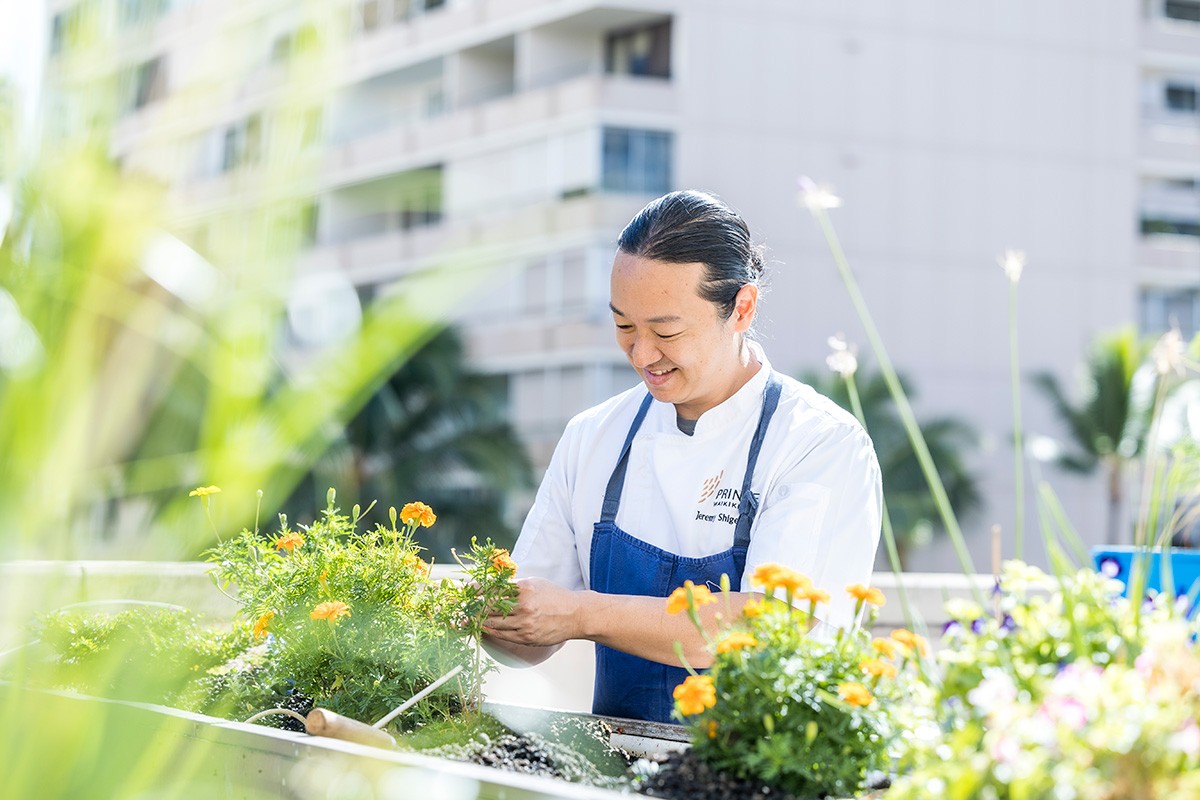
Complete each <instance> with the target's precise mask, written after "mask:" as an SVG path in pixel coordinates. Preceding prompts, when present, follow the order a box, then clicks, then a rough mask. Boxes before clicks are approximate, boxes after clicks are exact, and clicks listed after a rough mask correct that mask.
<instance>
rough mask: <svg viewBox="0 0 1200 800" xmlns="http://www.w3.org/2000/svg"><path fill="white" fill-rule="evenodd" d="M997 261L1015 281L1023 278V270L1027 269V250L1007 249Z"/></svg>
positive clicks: (1009, 277) (1011, 279) (1010, 278)
mask: <svg viewBox="0 0 1200 800" xmlns="http://www.w3.org/2000/svg"><path fill="white" fill-rule="evenodd" d="M996 261H997V262H998V263H999V264H1000V266H1001V267H1003V268H1004V274H1005V275H1007V276H1008V279H1009V280H1010V281H1012V282H1013V283H1016V282H1017V281H1019V280H1021V270H1023V269H1025V252H1024V251H1023V250H1011V249H1010V250H1005V251H1004V253H1003V255H1001V256H999V257H998V258H997V259H996Z"/></svg>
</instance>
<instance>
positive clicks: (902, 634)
mask: <svg viewBox="0 0 1200 800" xmlns="http://www.w3.org/2000/svg"><path fill="white" fill-rule="evenodd" d="M892 638H893V639H895V640H896V641H897V642H899V643H900V644H902V645H904V646H905V647H907V648H909V649H911V650H916V651H917V652H919V653H920V654H921V655H923V656H927V655H929V642H927V641H925V637H924V636H919V635H917V634H915V633H913V632H912V631H910V630H905V629H904V628H897V629H896V630H894V631H892Z"/></svg>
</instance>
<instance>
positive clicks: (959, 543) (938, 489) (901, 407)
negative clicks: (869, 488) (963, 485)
mask: <svg viewBox="0 0 1200 800" xmlns="http://www.w3.org/2000/svg"><path fill="white" fill-rule="evenodd" d="M812 214H813V216H814V217H815V218H816V220H817V224H818V225H820V226H821V232H822V233H823V234H824V236H825V241H826V243H827V244H828V246H829V251H830V253H831V254H832V255H833V261H834V263H835V264H836V265H837V268H838V273H839V274H840V275H841V277H842V283H843V284H845V286H846V291H847V293H848V294H849V295H850V302H851V303H852V304H853V305H854V310H855V312H856V313H857V314H858V318H859V321H860V322H862V325H863V329H864V330H865V331H866V334H867V341H868V342H870V344H871V351H872V352H873V353H874V354H875V358H876V359H878V361H879V370H880V372H881V373H882V374H883V379H884V382H885V383H887V387H888V391H889V392H890V393H891V395H892V399H893V400H894V401H895V403H896V410H897V411H898V412H899V414H900V421H901V422H902V423H903V424H904V429H905V431H907V433H908V438H909V441H911V442H912V446H913V450H914V451H915V453H916V455H917V461H918V462H919V463H920V465H921V472H922V473H924V475H925V480H926V481H927V482H928V483H929V489H930V492H931V493H932V494H933V500H934V503H935V504H936V505H937V508H938V513H939V514H940V515H941V518H942V524H943V525H944V526H945V528H946V533H947V534H948V535H949V536H950V541H951V543H952V544H953V545H954V552H955V555H957V556H958V561H959V564H960V565H961V566H962V569H963V572H965V573H966V574H968V575H973V574H975V565H974V564H973V563H972V562H971V555H970V553H969V552H967V546H966V542H965V541H964V539H963V533H962V529H961V528H960V527H959V524H958V519H957V518H956V517H955V515H954V510H953V509H952V508H951V506H950V498H949V497H948V496H947V495H946V487H945V486H944V485H943V484H942V479H941V476H939V475H938V473H937V469H936V467H935V466H934V463H933V457H932V456H931V455H930V454H929V446H928V445H927V444H926V443H925V438H924V437H923V436H922V435H921V430H920V428H919V427H918V425H917V420H916V415H915V414H913V410H912V406H911V405H910V404H909V402H908V397H907V396H906V395H905V394H904V389H903V388H902V387H901V386H900V379H899V377H898V376H897V375H896V369H895V367H894V366H893V365H892V360H891V358H890V357H889V356H888V353H887V349H886V348H885V347H884V346H883V340H882V339H881V338H880V336H879V331H878V330H877V329H876V327H875V321H874V320H873V319H872V318H871V312H870V311H869V310H868V309H867V304H866V301H865V300H864V299H863V296H862V292H861V291H860V290H859V288H858V282H857V280H855V278H854V273H853V272H851V270H850V265H849V263H848V262H847V261H846V255H845V253H844V252H843V251H842V245H841V242H840V241H839V240H838V237H837V233H836V232H835V231H834V229H833V224H832V223H831V222H830V221H829V215H828V214H827V213H825V210H824V209H822V208H813V209H812ZM971 592H972V594H973V595H974V596H975V599H976V601H977V602H978V603H979V605H981V606H985V607H986V605H987V603H986V602H985V601H984V599H983V595H982V593H981V592H980V591H979V587H978V586H976V585H975V583H974V582H973V581H972V582H971Z"/></svg>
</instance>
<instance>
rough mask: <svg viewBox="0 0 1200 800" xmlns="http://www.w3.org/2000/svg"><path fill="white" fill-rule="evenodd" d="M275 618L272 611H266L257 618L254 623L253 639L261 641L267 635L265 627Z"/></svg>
mask: <svg viewBox="0 0 1200 800" xmlns="http://www.w3.org/2000/svg"><path fill="white" fill-rule="evenodd" d="M274 617H275V612H274V611H268V612H267V613H265V614H263V615H262V616H261V617H259V618H258V619H257V620H256V621H255V623H254V638H255V639H263V638H265V637H266V635H267V626H268V625H270V624H271V620H272V619H273V618H274Z"/></svg>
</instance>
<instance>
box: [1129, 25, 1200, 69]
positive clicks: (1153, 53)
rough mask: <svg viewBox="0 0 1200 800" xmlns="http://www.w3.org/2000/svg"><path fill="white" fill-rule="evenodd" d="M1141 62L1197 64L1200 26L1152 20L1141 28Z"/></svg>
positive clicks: (1199, 59) (1199, 47) (1199, 56)
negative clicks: (1142, 59) (1143, 60)
mask: <svg viewBox="0 0 1200 800" xmlns="http://www.w3.org/2000/svg"><path fill="white" fill-rule="evenodd" d="M1141 45H1142V47H1141V50H1142V53H1143V58H1144V59H1145V60H1147V61H1149V62H1150V63H1153V64H1157V65H1165V64H1179V63H1181V62H1191V63H1192V64H1195V63H1196V62H1197V61H1200V22H1187V21H1185V20H1177V19H1168V18H1166V17H1154V18H1151V19H1147V20H1146V21H1145V23H1144V24H1143V25H1142V32H1141Z"/></svg>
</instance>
